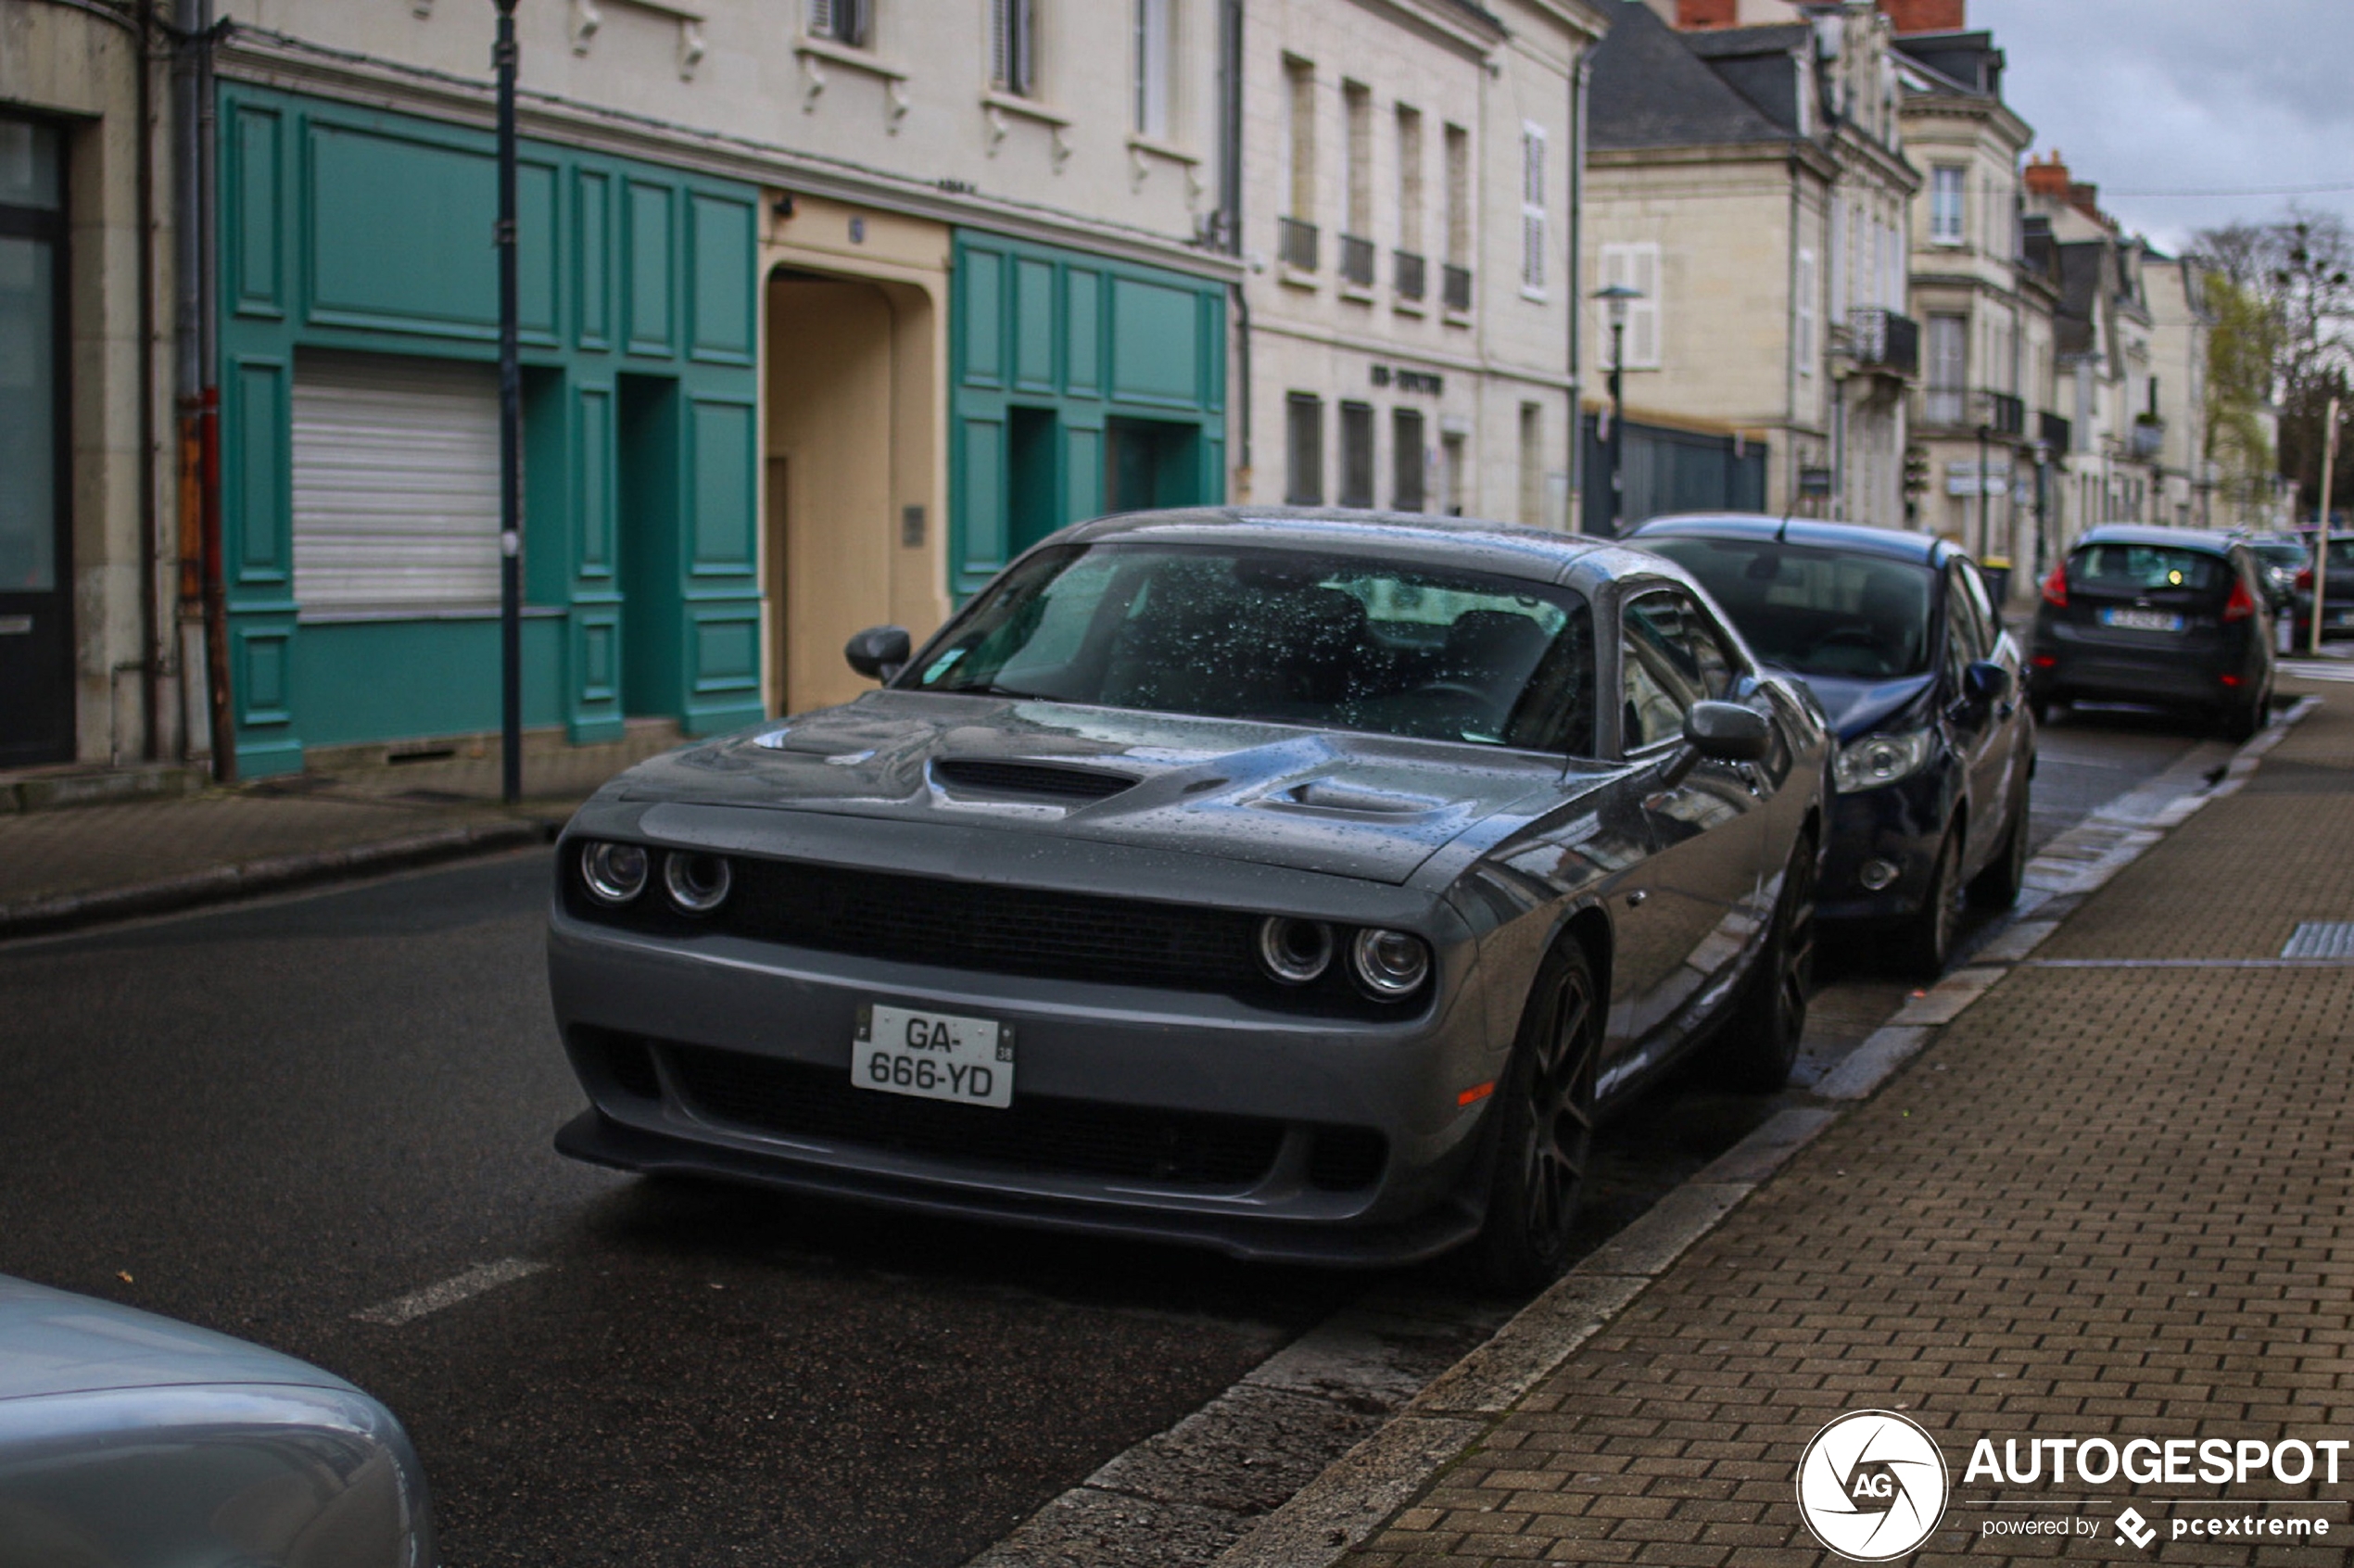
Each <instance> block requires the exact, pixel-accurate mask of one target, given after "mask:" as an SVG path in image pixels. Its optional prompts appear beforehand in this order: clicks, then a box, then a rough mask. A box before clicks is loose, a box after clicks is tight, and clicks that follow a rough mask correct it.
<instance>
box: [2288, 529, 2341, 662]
mask: <svg viewBox="0 0 2354 1568" xmlns="http://www.w3.org/2000/svg"><path fill="white" fill-rule="evenodd" d="M2293 592H2294V594H2295V598H2296V618H2295V620H2294V622H2293V624H2292V628H2291V633H2290V637H2289V647H2290V648H2292V649H2295V650H2303V649H2307V648H2310V647H2311V646H2312V645H2313V640H2312V639H2313V566H2312V563H2311V562H2310V560H2309V561H2308V562H2307V563H2306V564H2305V565H2304V566H2302V567H2300V568H2298V570H2297V577H2296V580H2295V587H2294V589H2293ZM2333 637H2354V538H2336V537H2333V538H2332V539H2331V540H2330V544H2329V558H2328V560H2327V561H2325V562H2324V563H2322V640H2323V641H2327V640H2328V639H2331V638H2333Z"/></svg>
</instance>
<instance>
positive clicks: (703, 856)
mask: <svg viewBox="0 0 2354 1568" xmlns="http://www.w3.org/2000/svg"><path fill="white" fill-rule="evenodd" d="M849 654H850V658H851V662H852V663H853V664H854V665H856V666H858V667H859V668H861V669H862V670H863V671H865V672H866V673H867V674H869V675H870V676H874V677H878V678H880V679H881V680H882V683H883V684H882V689H880V690H878V691H874V692H870V693H868V694H867V695H866V696H864V697H861V698H859V699H858V700H857V701H855V702H849V703H846V704H844V705H842V706H841V707H837V708H829V709H825V710H821V711H818V712H814V713H808V714H799V715H797V716H794V717H792V718H790V719H788V720H785V721H781V722H776V723H771V724H767V725H764V726H762V727H758V728H756V729H753V730H750V731H747V732H744V733H741V734H738V735H733V736H729V737H727V738H724V739H720V740H710V741H706V742H703V743H701V744H697V745H693V746H690V747H688V748H686V749H684V750H682V751H678V752H672V753H670V754H669V755H667V756H664V757H660V758H657V759H654V760H652V761H650V762H647V763H643V764H640V765H638V766H637V767H635V768H633V769H631V770H630V771H628V772H627V773H625V774H623V775H621V776H620V777H619V778H615V779H614V780H613V781H612V782H611V783H610V784H608V785H607V786H606V787H605V788H604V789H603V790H600V791H599V792H598V794H597V795H596V796H595V798H594V799H592V800H591V801H590V802H589V803H588V804H587V805H585V806H584V807H583V808H582V809H581V810H580V812H579V813H578V815H577V816H575V817H574V819H573V820H572V822H571V824H570V826H569V827H568V828H566V830H565V832H564V834H563V840H562V841H561V843H560V845H559V848H558V852H557V877H556V882H557V885H556V889H555V897H554V902H553V906H552V908H551V914H550V917H549V975H550V981H551V991H552V993H553V997H554V1002H555V1010H556V1016H557V1019H558V1022H559V1023H560V1025H561V1026H562V1030H563V1040H564V1044H565V1047H566V1049H567V1051H568V1052H569V1053H570V1056H571V1060H572V1063H573V1066H574V1068H575V1069H576V1072H577V1073H578V1076H579V1078H580V1081H581V1083H582V1085H583V1087H584V1088H585V1089H586V1090H587V1092H588V1094H589V1100H590V1101H591V1106H590V1108H589V1110H588V1111H586V1112H585V1113H584V1114H583V1115H581V1116H580V1117H579V1118H578V1119H576V1120H574V1121H573V1122H572V1123H570V1124H569V1125H568V1126H566V1127H565V1128H564V1129H563V1132H561V1133H560V1134H559V1136H558V1139H557V1146H558V1147H559V1148H560V1149H562V1150H563V1151H564V1152H565V1153H567V1154H570V1155H574V1156H576V1157H580V1158H582V1159H587V1160H592V1161H596V1162H598V1163H601V1164H604V1165H610V1166H615V1167H620V1168H623V1169H626V1170H642V1171H668V1172H687V1173H700V1174H703V1175H708V1176H715V1177H723V1178H730V1179H736V1180H740V1181H745V1182H761V1183H766V1184H769V1185H772V1186H775V1187H779V1188H783V1189H787V1190H791V1191H796V1192H803V1193H810V1194H822V1195H833V1196H839V1197H844V1198H851V1199H857V1200H862V1201H866V1202H869V1203H875V1204H880V1205H885V1206H890V1207H892V1208H901V1209H909V1210H918V1211H922V1212H926V1213H930V1214H934V1215H945V1216H957V1217H968V1218H971V1219H974V1220H994V1221H1009V1222H1014V1223H1019V1224H1026V1225H1035V1226H1046V1227H1054V1228H1059V1229H1064V1230H1069V1231H1075V1232H1084V1233H1099V1234H1114V1235H1129V1236H1145V1237H1155V1238H1160V1239H1165V1240H1169V1241H1175V1242H1183V1243H1193V1244H1198V1245H1203V1246H1211V1247H1216V1248H1219V1249H1221V1250H1223V1251H1225V1252H1227V1253H1229V1254H1232V1255H1234V1256H1236V1257H1241V1258H1267V1259H1286V1260H1293V1261H1307V1262H1322V1263H1380V1262H1397V1261H1405V1260H1411V1259H1418V1258H1428V1257H1433V1256H1436V1255H1437V1254H1439V1253H1442V1252H1446V1251H1448V1250H1449V1249H1452V1248H1456V1247H1460V1246H1467V1245H1468V1246H1472V1247H1474V1257H1475V1258H1476V1260H1477V1261H1478V1263H1479V1265H1480V1267H1481V1268H1482V1270H1483V1271H1484V1272H1485V1273H1486V1275H1487V1278H1489V1279H1490V1280H1491V1281H1493V1282H1494V1283H1497V1284H1498V1285H1500V1286H1509V1287H1519V1286H1524V1285H1527V1284H1530V1283H1536V1282H1538V1281H1540V1280H1542V1279H1544V1278H1547V1277H1549V1276H1550V1274H1552V1273H1553V1272H1555V1271H1558V1270H1559V1269H1560V1267H1561V1266H1562V1264H1563V1260H1564V1258H1565V1257H1566V1254H1567V1250H1568V1247H1569V1243H1570V1233H1571V1222H1572V1217H1573V1215H1574V1212H1575V1209H1576V1200H1577V1196H1578V1192H1579V1188H1580V1186H1581V1184H1582V1182H1583V1179H1584V1176H1585V1173H1586V1170H1587V1165H1588V1146H1589V1140H1590V1133H1591V1130H1592V1128H1593V1125H1594V1122H1595V1120H1596V1119H1597V1117H1598V1116H1600V1115H1601V1114H1603V1113H1605V1112H1607V1111H1608V1110H1609V1109H1610V1108H1611V1107H1612V1106H1615V1105H1619V1104H1623V1103H1624V1102H1625V1101H1626V1099H1627V1097H1628V1096H1629V1095H1631V1094H1633V1093H1634V1092H1635V1091H1636V1090H1638V1089H1639V1087H1640V1086H1641V1085H1643V1084H1644V1083H1646V1082H1648V1081H1651V1080H1652V1079H1653V1078H1654V1077H1655V1076H1656V1075H1657V1074H1659V1073H1660V1072H1662V1071H1663V1070H1664V1069H1666V1068H1667V1067H1668V1066H1669V1065H1670V1064H1671V1063H1673V1062H1675V1061H1676V1060H1677V1059H1678V1058H1679V1057H1681V1056H1685V1055H1686V1054H1687V1053H1689V1052H1692V1051H1694V1050H1697V1049H1700V1048H1702V1047H1707V1048H1708V1049H1710V1050H1711V1051H1713V1052H1714V1054H1715V1062H1716V1066H1717V1069H1718V1070H1719V1071H1720V1072H1721V1074H1722V1075H1723V1077H1724V1078H1725V1079H1726V1081H1728V1082H1731V1083H1733V1084H1736V1085H1739V1086H1740V1087H1743V1088H1750V1089H1768V1088H1772V1087H1775V1086H1778V1084H1779V1083H1780V1082H1781V1081H1783V1079H1784V1078H1785V1077H1786V1076H1787V1074H1788V1072H1789V1070H1790V1067H1791V1060H1792V1058H1793V1056H1794V1054H1795V1051H1796V1048H1797V1042H1798V1035H1799V1031H1800V1028H1801V1026H1802V1025H1803V1019H1804V1013H1805V1005H1806V991H1807V984H1808V970H1809V965H1810V963H1811V958H1812V954H1813V940H1814V939H1813V912H1814V891H1813V890H1814V886H1815V877H1816V865H1817V854H1818V846H1819V845H1820V844H1821V842H1822V824H1823V813H1824V803H1825V801H1826V799H1827V792H1826V788H1825V774H1826V768H1827V766H1828V757H1829V748H1828V744H1827V741H1826V738H1825V731H1824V727H1823V723H1822V718H1821V714H1820V713H1819V710H1817V709H1816V707H1815V706H1814V704H1813V701H1812V699H1811V698H1809V697H1808V696H1807V695H1806V694H1805V692H1804V691H1803V689H1801V688H1799V687H1798V686H1796V685H1795V684H1794V683H1791V682H1788V681H1785V680H1782V679H1780V678H1778V677H1774V676H1772V675H1770V674H1767V673H1765V672H1763V671H1761V670H1760V669H1759V668H1758V666H1757V665H1756V664H1755V662H1754V661H1753V659H1752V658H1751V657H1750V654H1749V652H1748V651H1747V650H1746V649H1745V648H1744V647H1743V646H1742V644H1741V641H1740V638H1739V637H1738V636H1737V635H1736V634H1735V633H1734V632H1733V631H1732V629H1731V628H1730V627H1729V626H1727V625H1726V624H1725V623H1724V622H1723V620H1722V619H1721V618H1720V617H1719V616H1718V615H1717V614H1716V613H1715V610H1714V608H1713V607H1712V606H1711V605H1710V604H1709V602H1708V601H1707V597H1706V595H1705V594H1703V593H1702V592H1700V591H1698V590H1697V589H1696V588H1694V586H1693V584H1692V582H1691V579H1690V578H1689V577H1688V576H1686V575H1684V574H1683V573H1682V572H1681V570H1680V569H1679V568H1677V567H1676V566H1675V565H1673V564H1672V563H1667V562H1665V561H1663V560H1661V559H1660V558H1659V557H1657V556H1655V555H1651V554H1648V553H1643V552H1639V551H1635V550H1626V549H1622V548H1618V547H1615V546H1612V545H1608V544H1602V543H1597V542H1592V541H1588V540H1584V539H1579V538H1576V537H1564V536H1561V535H1556V534H1550V533H1543V532H1538V531H1535V530H1526V529H1518V528H1512V527H1506V526H1502V525H1492V524H1478V523H1458V522H1452V521H1449V520H1445V519H1437V518H1431V517H1422V516H1411V517H1407V516H1383V515H1380V514H1368V513H1364V512H1348V513H1320V512H1279V511H1259V510H1224V511H1212V510H1201V511H1185V512H1146V513H1136V514H1131V515H1127V516H1120V517H1113V518H1107V519H1102V520H1099V521H1096V522H1094V523H1089V524H1082V525H1079V526H1077V527H1074V528H1070V529H1066V530H1065V531H1063V532H1062V533H1060V534H1058V535H1056V536H1055V537H1052V538H1050V539H1048V540H1046V541H1045V542H1044V543H1042V544H1041V545H1039V546H1037V547H1036V548H1034V549H1033V550H1030V551H1029V552H1028V553H1026V554H1025V555H1023V556H1022V557H1021V558H1020V559H1019V560H1018V561H1016V562H1015V563H1013V564H1012V565H1010V566H1008V567H1007V568H1006V571H1005V572H1004V573H1003V574H1001V575H999V576H998V577H997V579H996V580H995V581H993V583H992V584H991V585H990V586H989V588H987V589H986V590H984V591H983V592H982V593H981V594H980V595H979V596H978V597H976V598H975V599H974V600H973V601H972V602H971V603H970V604H968V606H967V607H966V608H965V609H964V611H963V612H962V613H959V614H958V615H956V617H955V618H954V619H953V620H951V621H950V622H949V623H948V625H947V626H945V627H943V629H942V630H941V631H940V632H939V633H938V634H937V635H935V636H934V637H933V638H932V639H930V641H929V642H928V643H926V644H925V645H924V646H923V647H922V648H921V649H919V650H918V649H911V647H910V646H909V639H908V637H907V635H906V634H905V632H903V631H900V630H899V629H898V628H895V627H879V628H876V629H874V630H872V631H869V632H864V633H861V634H860V635H859V636H858V637H857V638H855V639H853V641H852V644H851V648H850V650H849Z"/></svg>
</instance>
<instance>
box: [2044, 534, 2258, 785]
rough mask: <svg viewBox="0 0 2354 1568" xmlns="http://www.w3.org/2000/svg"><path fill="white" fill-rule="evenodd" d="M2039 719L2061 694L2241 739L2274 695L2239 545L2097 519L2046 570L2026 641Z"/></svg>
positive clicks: (2249, 571)
mask: <svg viewBox="0 0 2354 1568" xmlns="http://www.w3.org/2000/svg"><path fill="white" fill-rule="evenodd" d="M2027 682H2028V692H2029V695H2030V696H2031V698H2032V700H2033V702H2034V706H2035V713H2036V717H2037V718H2038V719H2042V718H2044V717H2046V716H2048V714H2049V712H2050V710H2051V709H2052V708H2054V707H2056V706H2057V705H2059V704H2061V703H2064V702H2132V703H2140V704H2144V705H2148V706H2156V707H2161V708H2170V709H2174V710H2177V711H2179V712H2183V713H2186V714H2192V715H2194V716H2196V717H2197V718H2200V719H2203V720H2205V721H2207V722H2209V723H2213V724H2215V725H2217V726H2219V727H2221V729H2222V731H2223V733H2224V734H2225V735H2227V736H2230V737H2231V738H2233V739H2234V740H2246V739H2247V738H2248V737H2249V736H2251V735H2253V734H2255V733H2256V732H2257V730H2259V728H2261V727H2263V725H2264V721H2265V716H2266V714H2268V713H2269V712H2270V710H2271V708H2272V611H2271V609H2270V608H2269V601H2268V599H2267V597H2266V594H2265V591H2264V587H2263V577H2262V573H2261V569H2260V568H2259V566H2258V565H2257V563H2256V556H2255V554H2254V552H2253V551H2252V550H2249V549H2248V547H2247V546H2246V545H2245V544H2242V543H2239V542H2238V541H2236V540H2234V539H2233V538H2231V537H2228V536H2226V535H2223V534H2212V533H2204V532H2200V531H2197V530H2194V529H2189V528H2152V527H2146V526H2143V525H2137V524H2115V523H2111V524H2104V525H2101V526H2099V527H2096V528H2092V529H2089V530H2087V531H2086V532H2085V533H2084V534H2082V536H2081V537H2078V539H2077V541H2076V543H2075V544H2074V545H2073V546H2071V547H2070V548H2069V552H2068V557H2067V559H2066V560H2064V561H2062V562H2061V563H2059V564H2058V565H2057V566H2056V567H2054V568H2053V569H2052V575H2050V576H2049V577H2047V578H2045V579H2044V601H2043V603H2042V604H2040V605H2039V606H2037V607H2036V612H2035V629H2034V631H2033V633H2032V635H2031V639H2030V644H2029V648H2028V677H2027Z"/></svg>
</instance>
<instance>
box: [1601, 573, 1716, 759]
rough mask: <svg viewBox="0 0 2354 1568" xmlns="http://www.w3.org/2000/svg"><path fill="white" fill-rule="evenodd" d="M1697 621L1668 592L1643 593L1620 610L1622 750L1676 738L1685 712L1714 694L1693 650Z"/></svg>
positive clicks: (1680, 600)
mask: <svg viewBox="0 0 2354 1568" xmlns="http://www.w3.org/2000/svg"><path fill="white" fill-rule="evenodd" d="M1693 618H1694V617H1693V616H1692V615H1691V614H1690V613H1689V612H1688V609H1687V605H1686V602H1685V600H1684V598H1683V596H1682V595H1681V594H1678V593H1676V592H1674V591H1673V590H1671V589H1665V588H1662V589H1657V590H1654V591H1652V592H1650V593H1641V594H1638V595H1636V596H1635V597H1634V598H1632V599H1629V600H1627V601H1626V603H1625V604H1624V605H1622V606H1621V607H1620V610H1619V681H1620V702H1621V710H1620V711H1621V719H1620V722H1621V725H1622V727H1624V729H1625V732H1626V733H1625V738H1624V743H1623V744H1622V746H1621V750H1622V751H1626V752H1639V751H1640V750H1642V749H1643V748H1644V747H1646V746H1655V745H1657V744H1659V743H1660V742H1661V741H1663V740H1675V739H1676V738H1677V737H1678V736H1680V735H1681V734H1683V732H1684V715H1685V714H1687V713H1689V712H1690V709H1691V705H1692V704H1693V703H1694V702H1700V701H1702V699H1704V698H1706V697H1707V696H1708V695H1709V690H1708V677H1707V673H1706V671H1705V670H1704V668H1703V667H1702V663H1701V661H1700V660H1699V659H1698V658H1696V657H1695V656H1694V654H1693V651H1692V644H1691V639H1690V622H1691V621H1692V619H1693ZM1710 640H1711V642H1712V644H1713V643H1714V639H1710ZM1719 657H1720V659H1721V650H1720V651H1719Z"/></svg>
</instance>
